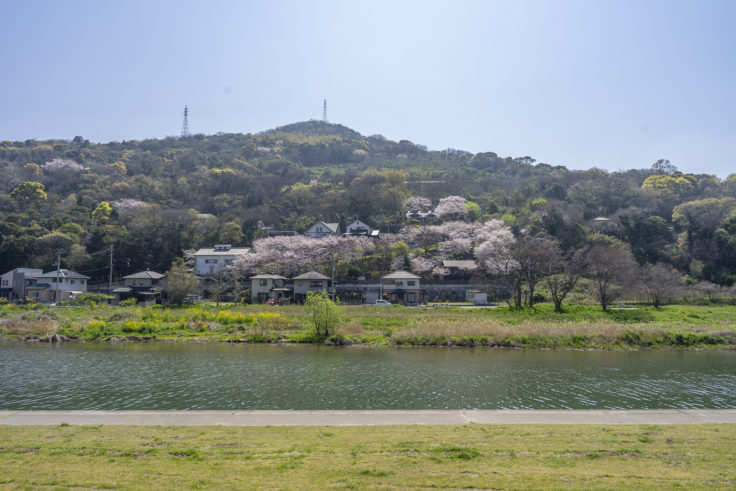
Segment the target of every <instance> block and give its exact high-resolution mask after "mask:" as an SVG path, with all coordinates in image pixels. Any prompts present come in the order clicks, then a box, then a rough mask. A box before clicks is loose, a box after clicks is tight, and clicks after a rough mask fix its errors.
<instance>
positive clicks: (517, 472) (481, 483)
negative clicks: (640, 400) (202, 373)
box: [0, 424, 736, 489]
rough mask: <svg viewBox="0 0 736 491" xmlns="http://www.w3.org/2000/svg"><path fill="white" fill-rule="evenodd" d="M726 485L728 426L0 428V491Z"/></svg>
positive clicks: (733, 428)
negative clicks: (41, 490)
mask: <svg viewBox="0 0 736 491" xmlns="http://www.w3.org/2000/svg"><path fill="white" fill-rule="evenodd" d="M37 487H42V488H50V489H68V488H85V489H92V488H94V489H100V488H104V489H183V488H194V489H205V488H209V489H213V488H216V489H223V488H225V489H227V488H241V489H366V488H373V489H435V488H441V489H445V488H451V489H521V488H523V489H542V488H544V489H549V488H554V489H560V488H572V489H622V488H629V489H631V488H635V489H673V488H699V489H733V488H734V487H736V425H715V424H709V425H671V426H670V425H662V426H645V425H640V426H615V425H614V426H588V425H586V426H583V425H560V426H544V425H531V426H522V425H466V426H377V427H279V428H277V427H250V428H249V427H142V426H104V427H100V426H65V425H61V426H45V427H40V426H24V427H19V426H7V427H0V488H8V489H15V488H21V489H27V488H37Z"/></svg>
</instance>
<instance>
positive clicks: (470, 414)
mask: <svg viewBox="0 0 736 491" xmlns="http://www.w3.org/2000/svg"><path fill="white" fill-rule="evenodd" d="M62 423H67V424H70V425H99V424H106V425H162V426H199V425H224V426H363V425H368V426H371V425H372V426H378V425H463V424H468V423H479V424H606V425H612V424H698V423H736V409H649V410H513V411H512V410H450V411H435V410H425V411H0V425H58V424H62Z"/></svg>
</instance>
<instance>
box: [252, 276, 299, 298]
mask: <svg viewBox="0 0 736 491" xmlns="http://www.w3.org/2000/svg"><path fill="white" fill-rule="evenodd" d="M287 281H288V280H287V278H284V277H283V276H279V275H277V274H257V275H255V276H251V277H250V298H251V300H252V302H253V303H265V302H266V300H268V299H269V298H275V299H276V300H278V299H279V298H282V297H286V296H288V294H289V293H290V292H291V289H290V288H287V287H286V282H287Z"/></svg>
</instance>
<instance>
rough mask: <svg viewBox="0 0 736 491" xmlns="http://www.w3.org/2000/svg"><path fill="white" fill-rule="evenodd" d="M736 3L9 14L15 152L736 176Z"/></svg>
mask: <svg viewBox="0 0 736 491" xmlns="http://www.w3.org/2000/svg"><path fill="white" fill-rule="evenodd" d="M734 26H736V1H731V0H726V1H702V2H695V1H693V2H682V1H673V0H670V1H623V0H611V1H597V0H586V1H445V2H440V1H398V0H395V1H378V0H371V1H364V2H357V1H342V2H338V1H311V2H293V1H268V2H267V1H263V2H246V1H210V2H205V1H198V2H192V1H181V0H176V1H173V0H167V1H159V2H156V1H150V2H149V1H125V2H107V1H96V0H92V1H77V0H68V1H45V2H44V1H32V0H26V1H16V0H3V1H2V3H0V53H1V54H2V58H1V59H2V65H1V66H2V70H1V71H0V139H3V140H25V139H28V138H37V139H47V138H67V139H71V138H73V137H74V136H75V135H82V136H84V137H85V138H88V139H90V140H93V141H101V142H106V141H110V140H130V139H143V138H156V137H163V136H167V135H177V134H179V132H180V130H181V123H182V111H183V108H184V105H185V104H187V105H189V107H190V110H191V115H190V128H191V130H192V132H196V133H206V134H212V133H216V132H219V131H223V132H243V133H247V132H258V131H262V130H266V129H269V128H273V127H276V126H280V125H284V124H289V123H292V122H296V121H304V120H308V119H319V118H321V116H322V99H327V100H328V117H329V120H330V121H331V122H335V123H341V124H344V125H346V126H348V127H350V128H353V129H355V130H357V131H359V132H361V133H363V134H366V135H370V134H374V133H381V134H383V135H384V136H386V137H388V138H391V139H394V140H399V139H408V140H411V141H413V142H415V143H418V144H423V145H427V146H428V147H429V148H431V149H443V148H447V147H453V148H459V149H463V150H468V151H471V152H480V151H493V152H496V153H498V154H499V155H502V156H512V157H517V156H524V155H530V156H532V157H534V158H536V159H537V160H538V161H540V162H546V163H550V164H560V165H566V166H568V167H571V168H576V169H585V168H590V167H593V166H597V167H602V168H605V169H608V170H619V169H628V168H642V167H649V166H650V165H651V164H652V163H653V162H654V161H655V160H657V159H659V158H667V159H670V160H671V161H672V163H673V164H675V165H676V166H678V167H679V168H680V169H681V170H683V171H689V172H705V173H714V174H717V175H719V176H721V177H724V176H726V175H728V174H729V173H731V172H736V158H735V157H734V155H735V154H736V28H734Z"/></svg>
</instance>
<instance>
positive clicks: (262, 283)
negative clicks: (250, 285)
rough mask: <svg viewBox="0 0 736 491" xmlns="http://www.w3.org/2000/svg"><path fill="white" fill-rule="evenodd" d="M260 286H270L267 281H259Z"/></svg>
mask: <svg viewBox="0 0 736 491" xmlns="http://www.w3.org/2000/svg"><path fill="white" fill-rule="evenodd" d="M258 284H259V285H261V286H266V285H267V284H268V281H267V280H259V281H258Z"/></svg>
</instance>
